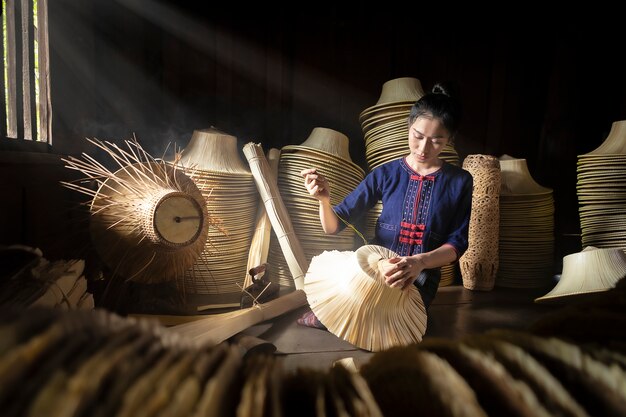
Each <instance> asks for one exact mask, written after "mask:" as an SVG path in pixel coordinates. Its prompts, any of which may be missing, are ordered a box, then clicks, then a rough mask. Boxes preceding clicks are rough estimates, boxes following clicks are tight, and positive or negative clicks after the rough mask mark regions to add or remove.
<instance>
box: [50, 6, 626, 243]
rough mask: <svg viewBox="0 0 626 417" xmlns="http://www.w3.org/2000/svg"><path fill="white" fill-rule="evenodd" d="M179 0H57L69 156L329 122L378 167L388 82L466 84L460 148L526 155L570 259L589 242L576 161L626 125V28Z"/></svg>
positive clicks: (63, 143) (270, 139) (56, 123)
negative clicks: (371, 143) (378, 119)
mask: <svg viewBox="0 0 626 417" xmlns="http://www.w3.org/2000/svg"><path fill="white" fill-rule="evenodd" d="M180 3H182V4H184V3H186V2H174V1H160V2H157V1H148V0H134V1H131V0H118V1H110V0H90V1H80V2H78V1H73V0H58V1H54V2H50V5H49V7H50V10H49V17H50V22H49V27H50V53H51V58H50V61H51V77H52V105H53V111H54V115H53V116H54V119H53V151H54V152H56V153H60V154H78V153H79V152H82V151H87V152H88V153H91V154H97V152H96V151H95V150H94V149H93V147H92V146H91V145H89V144H88V143H87V142H86V141H85V140H84V138H85V137H97V138H99V139H108V140H112V141H115V142H121V141H122V140H124V139H128V138H130V137H131V136H132V135H133V134H134V135H136V137H137V139H138V140H139V142H140V143H141V144H142V145H143V146H144V147H145V148H146V149H147V150H148V151H149V152H151V153H152V154H153V155H160V154H161V153H162V152H164V150H165V148H166V146H167V144H168V143H175V144H176V145H178V146H182V147H184V146H185V144H186V143H187V142H188V140H189V139H190V137H191V134H192V132H193V130H195V129H202V128H206V127H209V126H212V125H213V126H216V127H218V128H220V129H221V130H223V131H225V132H227V133H229V134H232V135H234V136H236V137H237V138H238V140H239V142H240V145H241V147H243V145H244V144H245V143H247V142H250V141H254V142H257V143H262V144H263V146H264V147H265V148H266V149H268V148H270V147H281V146H283V145H286V144H298V143H301V142H302V141H304V140H305V139H306V137H307V136H308V134H309V133H310V132H311V130H312V129H313V128H314V127H327V128H331V129H335V130H338V131H340V132H342V133H344V134H346V135H347V136H348V137H349V138H350V141H351V147H350V151H351V155H352V158H353V159H354V160H355V161H356V162H357V163H359V164H360V165H362V166H363V167H364V168H366V166H365V162H364V144H363V135H362V132H361V128H360V125H359V122H358V116H359V113H360V112H361V111H363V110H364V109H366V108H368V107H370V106H372V105H373V104H375V103H376V101H377V100H378V96H379V94H380V91H381V87H382V84H383V83H384V82H385V81H387V80H390V79H393V78H398V77H416V78H418V79H420V80H421V82H422V84H423V86H424V88H426V89H428V88H431V87H432V85H433V84H434V83H435V82H437V81H443V80H453V81H455V82H458V83H459V85H460V87H461V98H462V101H463V103H464V108H465V119H464V122H463V125H462V128H461V132H460V135H459V137H458V138H457V142H456V148H457V151H458V152H459V154H460V156H461V158H464V157H465V156H466V155H468V154H476V153H483V154H492V155H496V156H500V155H502V154H509V155H512V156H514V157H518V158H526V159H527V162H528V166H529V169H530V172H531V173H532V174H533V177H534V178H535V180H536V181H537V182H539V183H540V184H541V185H544V186H547V187H551V188H553V189H554V195H555V200H556V216H555V220H556V237H557V242H558V243H559V239H561V240H562V242H560V243H562V244H565V245H567V244H571V245H572V248H571V249H569V248H567V249H564V250H565V251H566V253H571V252H572V251H574V250H578V249H579V247H577V245H579V244H580V242H579V236H577V234H579V233H580V230H579V225H578V213H577V200H576V194H575V193H576V190H575V186H576V156H577V155H579V154H582V153H586V152H589V151H591V150H593V149H595V148H596V147H597V146H599V145H600V143H602V141H603V140H604V138H605V137H606V135H607V133H608V131H609V129H610V127H611V123H612V122H613V121H616V120H622V119H626V115H625V112H626V77H624V74H626V63H625V61H626V59H625V58H624V54H622V53H621V52H620V51H621V49H622V45H621V43H622V42H623V36H622V34H621V33H620V29H619V26H617V25H611V24H608V23H607V22H606V21H594V22H595V23H593V22H592V23H590V22H588V21H586V22H585V21H583V20H582V19H571V18H568V19H548V18H545V19H544V20H542V19H541V18H537V17H536V16H533V20H532V21H529V20H524V18H523V17H520V16H517V18H516V19H513V18H501V19H499V20H496V19H490V20H487V18H485V17H479V18H476V17H470V16H462V17H463V19H467V20H461V19H460V18H458V19H447V20H441V19H439V18H437V15H429V14H427V13H424V14H417V13H416V12H415V11H414V10H411V9H407V10H402V9H400V10H395V11H394V12H391V11H385V10H386V9H384V8H382V7H381V8H376V9H372V8H367V7H365V6H361V7H357V8H354V7H347V6H340V5H334V6H332V7H325V8H324V7H322V6H318V7H314V8H311V6H307V7H308V9H306V10H300V11H295V10H291V9H289V8H281V9H277V10H269V9H268V10H264V9H261V6H252V8H250V6H245V7H244V6H243V5H239V4H224V5H222V6H223V7H222V10H220V11H217V10H216V9H207V8H206V6H200V5H191V4H192V3H201V2H187V3H190V5H185V6H181V5H180ZM298 7H303V6H302V5H299V6H298ZM520 18H521V22H522V23H519V24H517V23H511V22H512V21H513V20H515V21H520ZM583 22H584V23H585V24H584V25H583V24H582V23H583ZM607 50H609V51H613V52H612V53H607V52H606V51H607ZM569 235H574V236H572V237H567V236H569ZM568 239H569V240H568ZM561 247H563V246H561Z"/></svg>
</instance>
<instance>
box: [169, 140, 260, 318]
mask: <svg viewBox="0 0 626 417" xmlns="http://www.w3.org/2000/svg"><path fill="white" fill-rule="evenodd" d="M180 165H181V166H182V167H183V169H184V172H185V173H186V174H187V175H188V176H189V177H191V178H192V179H193V180H194V182H195V183H196V185H197V186H198V188H199V189H200V191H201V192H202V194H203V196H204V197H205V199H206V203H207V210H208V213H209V216H212V217H213V218H215V219H218V220H219V224H217V225H215V227H212V228H211V229H210V230H209V234H208V238H207V241H206V244H205V248H204V251H203V252H202V253H201V254H200V256H199V258H198V259H197V261H196V263H195V264H194V265H193V267H192V268H191V269H189V270H188V271H187V273H186V274H185V292H186V293H187V295H188V296H189V303H190V304H197V305H198V306H200V305H206V306H210V305H212V304H217V305H223V304H227V303H228V302H230V303H231V304H234V303H236V304H237V305H238V304H239V296H240V294H241V289H242V287H243V281H244V278H245V275H246V267H247V261H248V252H249V250H250V244H251V241H252V235H253V233H254V226H255V218H256V212H257V206H258V191H257V188H256V184H255V182H254V178H253V177H252V173H251V172H250V169H249V167H248V166H247V164H245V163H244V162H243V160H242V158H241V157H240V155H239V151H238V146H237V138H236V137H235V136H232V135H229V134H226V133H224V132H221V131H219V130H217V129H215V128H209V129H203V130H196V131H194V132H193V135H192V137H191V140H190V142H189V144H188V145H187V147H185V148H184V150H183V154H182V158H181V160H180ZM214 296H219V297H214Z"/></svg>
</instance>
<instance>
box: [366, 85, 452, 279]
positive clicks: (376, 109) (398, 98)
mask: <svg viewBox="0 0 626 417" xmlns="http://www.w3.org/2000/svg"><path fill="white" fill-rule="evenodd" d="M423 95H424V90H423V89H422V84H421V82H420V80H418V79H417V78H412V77H403V78H395V79H392V80H389V81H387V82H385V83H384V84H383V87H382V91H381V94H380V97H379V99H378V101H377V102H376V104H375V105H373V106H372V107H368V108H367V109H365V110H363V111H362V112H361V114H360V115H359V122H360V123H361V129H362V130H363V134H364V138H365V159H366V162H367V166H368V168H369V169H370V171H371V170H373V169H374V168H376V167H378V166H380V165H382V164H384V163H386V162H389V161H392V160H394V159H397V158H401V157H403V156H406V155H407V154H408V153H409V148H408V140H409V125H408V120H409V115H410V113H411V107H413V104H414V103H415V102H416V101H417V100H419V99H420V98H422V96H423ZM439 157H440V158H441V159H443V160H445V161H447V162H449V163H451V164H454V165H456V166H459V165H460V159H459V155H458V153H457V152H456V150H455V149H454V147H453V146H452V145H446V147H445V148H444V150H443V151H442V152H441V154H440V156H439ZM382 210H383V205H382V202H380V201H379V202H378V203H377V204H376V205H375V206H374V207H372V209H370V211H369V212H368V213H367V216H366V219H365V229H364V230H365V233H364V234H365V237H366V239H367V240H368V241H371V240H372V239H373V238H374V234H375V230H376V221H377V220H378V217H379V216H380V213H381V212H382ZM454 269H455V268H454V265H447V266H444V267H443V268H442V269H441V282H440V285H442V286H443V285H449V284H450V283H452V282H453V281H454V275H455V274H454Z"/></svg>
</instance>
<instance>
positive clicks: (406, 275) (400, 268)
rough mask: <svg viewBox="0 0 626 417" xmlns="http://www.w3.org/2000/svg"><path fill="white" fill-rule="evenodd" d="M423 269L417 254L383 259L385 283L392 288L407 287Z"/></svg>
mask: <svg viewBox="0 0 626 417" xmlns="http://www.w3.org/2000/svg"><path fill="white" fill-rule="evenodd" d="M423 270H424V263H423V262H422V260H421V258H419V257H418V256H398V257H395V258H390V259H387V260H385V261H383V271H385V283H386V284H387V285H389V286H390V287H392V288H400V289H401V290H404V289H406V288H409V286H410V285H412V284H413V282H415V280H416V279H417V277H418V276H419V274H420V273H421V272H422V271H423Z"/></svg>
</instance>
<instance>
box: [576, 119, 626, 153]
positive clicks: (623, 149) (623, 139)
mask: <svg viewBox="0 0 626 417" xmlns="http://www.w3.org/2000/svg"><path fill="white" fill-rule="evenodd" d="M607 154H608V155H612V154H626V120H620V121H617V122H613V124H612V125H611V131H610V132H609V135H608V136H607V137H606V139H605V140H604V142H602V144H601V145H600V146H599V147H597V148H596V149H594V150H593V151H591V152H589V153H587V154H585V155H583V156H595V155H607Z"/></svg>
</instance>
